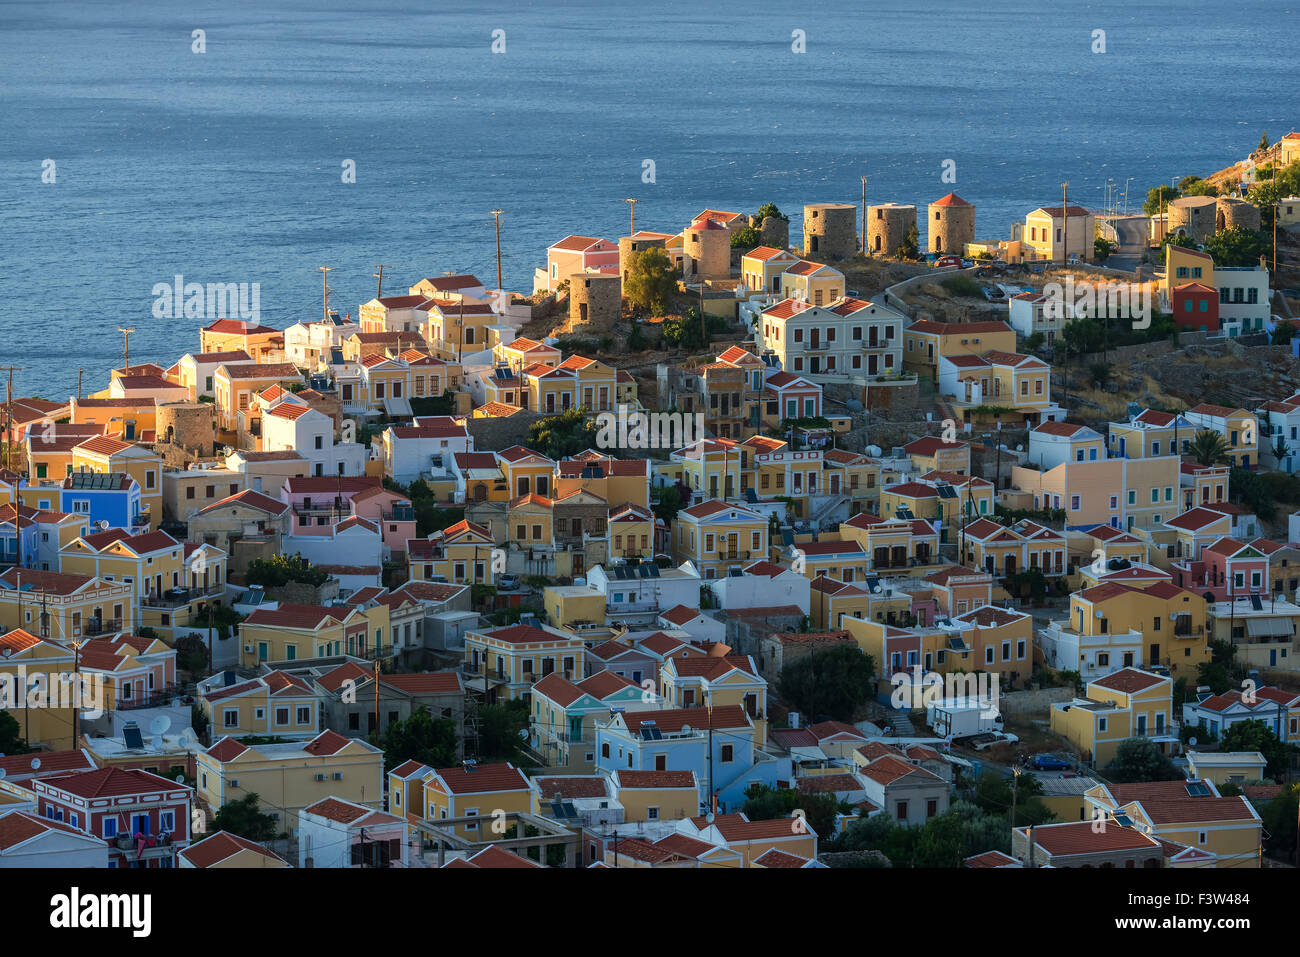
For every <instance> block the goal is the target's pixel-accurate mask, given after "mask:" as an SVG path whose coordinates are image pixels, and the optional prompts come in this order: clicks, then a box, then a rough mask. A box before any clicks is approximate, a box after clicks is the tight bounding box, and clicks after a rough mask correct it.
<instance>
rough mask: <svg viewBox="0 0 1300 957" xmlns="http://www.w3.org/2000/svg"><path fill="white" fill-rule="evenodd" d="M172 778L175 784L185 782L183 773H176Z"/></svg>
mask: <svg viewBox="0 0 1300 957" xmlns="http://www.w3.org/2000/svg"><path fill="white" fill-rule="evenodd" d="M172 780H173V781H175V782H176V783H177V784H184V783H185V775H183V774H178V775H176V777H174V778H172Z"/></svg>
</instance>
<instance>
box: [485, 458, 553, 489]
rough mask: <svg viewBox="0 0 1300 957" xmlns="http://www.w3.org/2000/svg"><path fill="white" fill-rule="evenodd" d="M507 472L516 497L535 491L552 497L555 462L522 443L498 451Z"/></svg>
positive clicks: (507, 477) (506, 474) (507, 479)
mask: <svg viewBox="0 0 1300 957" xmlns="http://www.w3.org/2000/svg"><path fill="white" fill-rule="evenodd" d="M497 456H498V458H499V459H500V460H501V468H502V470H503V471H504V472H505V476H506V481H507V483H508V485H509V487H510V490H511V495H512V496H514V497H515V498H518V497H520V496H524V495H528V494H530V493H535V494H537V495H541V496H544V497H548V498H549V497H550V496H551V495H552V493H553V491H554V490H553V487H552V483H553V480H554V477H555V462H554V461H553V460H552V459H548V458H547V457H546V456H545V455H542V454H541V453H539V452H534V451H533V450H532V449H526V448H524V447H523V446H522V445H512V446H511V447H510V448H508V449H505V450H504V451H502V452H498V453H497Z"/></svg>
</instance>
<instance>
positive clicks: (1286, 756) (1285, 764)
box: [1219, 719, 1296, 781]
mask: <svg viewBox="0 0 1300 957" xmlns="http://www.w3.org/2000/svg"><path fill="white" fill-rule="evenodd" d="M1219 750H1221V751H1258V752H1259V753H1260V754H1262V755H1264V760H1265V761H1266V762H1268V763H1267V764H1266V765H1265V766H1264V773H1265V774H1266V775H1268V776H1269V777H1270V778H1272V779H1273V780H1275V781H1280V780H1282V779H1283V778H1284V777H1286V773H1287V771H1288V769H1289V768H1290V766H1291V755H1292V754H1294V753H1295V751H1296V748H1295V746H1294V745H1290V744H1287V743H1286V742H1285V741H1283V740H1282V739H1281V738H1279V737H1278V736H1277V733H1276V732H1275V731H1274V730H1273V729H1272V728H1270V727H1269V726H1268V725H1266V724H1265V723H1264V722H1263V721H1256V720H1253V719H1252V720H1250V721H1235V722H1233V723H1232V724H1231V725H1229V726H1228V727H1227V728H1226V729H1225V730H1224V732H1223V736H1222V737H1221V738H1220V739H1219Z"/></svg>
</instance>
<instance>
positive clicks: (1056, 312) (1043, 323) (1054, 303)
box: [1007, 292, 1074, 347]
mask: <svg viewBox="0 0 1300 957" xmlns="http://www.w3.org/2000/svg"><path fill="white" fill-rule="evenodd" d="M1073 313H1074V304H1073V303H1072V302H1068V301H1065V300H1059V301H1058V300H1053V299H1050V298H1048V297H1047V296H1045V295H1043V294H1042V293H1041V292H1022V293H1017V294H1016V295H1014V296H1012V297H1011V298H1010V299H1008V300H1007V324H1008V325H1009V326H1011V328H1012V329H1014V330H1016V332H1017V333H1018V334H1019V335H1020V336H1022V337H1024V338H1026V339H1027V338H1029V337H1030V336H1042V337H1043V342H1044V343H1046V345H1047V346H1048V347H1051V346H1052V345H1053V344H1054V343H1055V342H1056V337H1057V336H1059V335H1060V334H1061V330H1062V329H1064V328H1065V324H1066V323H1067V322H1069V321H1070V320H1071V319H1073V318H1074V315H1073Z"/></svg>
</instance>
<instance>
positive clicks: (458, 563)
mask: <svg viewBox="0 0 1300 957" xmlns="http://www.w3.org/2000/svg"><path fill="white" fill-rule="evenodd" d="M494 547H495V546H494V542H493V539H492V533H491V532H489V531H488V530H487V529H486V528H484V527H483V526H482V525H478V524H476V523H474V522H470V521H467V520H465V519H461V520H460V521H459V522H457V523H456V524H455V525H451V526H449V527H447V528H444V529H441V530H439V531H436V532H434V533H433V534H431V535H430V536H429V537H428V538H412V539H409V540H408V541H407V543H406V565H407V578H408V580H409V581H417V582H419V581H424V582H433V581H443V582H453V583H456V584H473V583H478V584H487V585H490V584H492V582H493V581H495V572H494V569H493V562H492V552H493V550H494Z"/></svg>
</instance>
